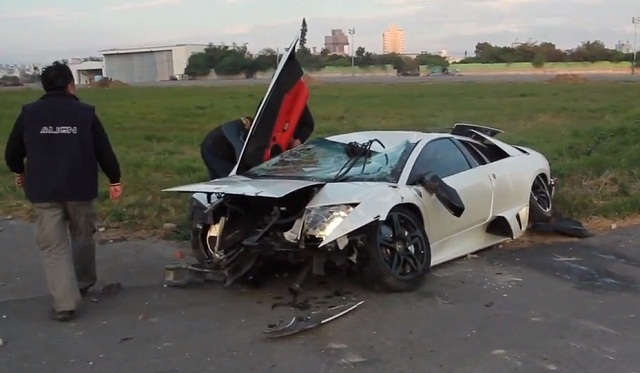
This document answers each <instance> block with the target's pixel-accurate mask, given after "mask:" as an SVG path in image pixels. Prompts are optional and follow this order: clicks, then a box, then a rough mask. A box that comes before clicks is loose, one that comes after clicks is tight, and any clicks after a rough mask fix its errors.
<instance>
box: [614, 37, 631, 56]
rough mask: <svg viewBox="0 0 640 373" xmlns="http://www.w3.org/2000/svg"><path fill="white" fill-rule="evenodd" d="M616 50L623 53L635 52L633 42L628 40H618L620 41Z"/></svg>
mask: <svg viewBox="0 0 640 373" xmlns="http://www.w3.org/2000/svg"><path fill="white" fill-rule="evenodd" d="M616 51H618V52H622V53H633V47H632V46H631V43H629V41H628V40H627V42H626V43H623V42H622V41H618V43H617V44H616Z"/></svg>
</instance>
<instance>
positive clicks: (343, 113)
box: [0, 83, 640, 230]
mask: <svg viewBox="0 0 640 373" xmlns="http://www.w3.org/2000/svg"><path fill="white" fill-rule="evenodd" d="M265 89H266V87H265V86H244V87H242V86H236V87H188V88H187V87H184V88H182V87H181V88H177V87H171V88H168V87H165V88H141V87H138V88H133V87H127V88H118V89H107V90H101V89H82V90H80V91H79V93H78V95H79V97H80V98H81V99H82V100H84V101H86V102H89V103H91V104H95V105H96V106H97V107H98V112H99V115H100V116H101V118H102V120H103V122H104V124H105V126H106V128H107V130H108V132H109V134H110V136H111V140H112V143H113V145H114V147H115V150H116V152H117V154H118V155H119V157H120V161H121V165H122V171H123V185H124V194H123V197H122V199H121V200H120V201H119V202H118V203H116V204H113V203H111V202H110V201H109V200H108V192H107V188H106V186H107V181H106V179H105V178H102V184H101V185H102V189H101V194H100V201H99V214H100V218H101V220H102V222H103V223H104V224H107V225H108V226H110V227H120V228H124V229H127V230H129V229H130V230H134V229H154V228H158V227H161V226H162V225H163V224H164V223H177V224H182V223H183V222H184V220H185V216H186V206H187V205H186V201H187V200H188V196H184V195H176V194H169V193H162V192H161V191H160V190H161V189H163V188H167V187H171V186H176V185H180V184H185V183H192V182H200V181H204V180H205V179H206V178H207V173H206V170H205V167H204V165H203V163H202V161H201V159H200V155H199V143H200V140H201V139H202V137H203V136H204V135H205V134H206V132H207V131H209V130H210V129H211V128H212V127H213V126H215V125H217V124H219V123H221V122H223V121H226V120H229V119H231V118H235V117H237V116H239V115H243V114H249V115H251V114H253V113H254V111H255V109H256V106H257V103H258V101H259V99H260V98H261V97H262V95H263V94H264V91H265ZM311 91H312V98H311V101H310V105H311V108H312V110H313V112H314V116H315V119H316V123H317V124H316V126H317V127H316V132H315V134H314V136H324V135H330V134H335V133H339V132H343V131H358V130H369V129H413V130H428V129H429V128H442V127H446V126H451V125H452V124H453V123H455V122H457V121H461V122H462V121H466V122H473V123H479V124H486V125H490V126H495V127H498V128H501V129H503V130H505V131H506V133H505V134H503V135H501V137H500V138H502V139H505V140H506V141H512V142H515V143H518V144H521V145H525V146H529V147H532V148H535V149H537V150H539V151H541V152H543V153H544V154H545V155H547V156H548V158H549V159H550V161H551V165H552V170H553V171H554V172H555V176H557V177H559V178H560V188H559V191H558V194H557V197H556V203H557V206H558V208H560V209H561V211H562V212H563V213H566V214H569V215H573V216H575V217H579V218H585V217H588V216H593V215H598V216H604V217H613V218H619V217H625V216H628V215H635V214H636V213H637V212H638V211H639V210H640V194H639V191H640V180H639V177H640V174H639V172H638V165H639V164H640V147H639V146H638V143H639V142H640V105H638V97H640V85H638V84H629V83H626V84H625V83H586V84H541V83H518V84H516V83H505V84H477V83H460V84H437V85H434V84H409V83H407V84H397V85H376V84H372V85H346V84H345V85H343V84H340V85H330V84H323V85H314V86H312V87H311ZM39 95H40V92H39V91H35V90H15V91H0V123H1V127H0V137H1V138H2V144H1V145H0V146H2V149H3V150H4V143H5V141H6V138H7V136H8V133H9V131H10V129H11V126H12V125H13V121H14V119H15V117H16V116H17V114H18V112H19V109H20V105H21V104H24V103H26V102H28V101H30V100H33V99H35V98H37V97H38V96H39ZM0 177H1V178H0V180H2V184H1V186H0V211H1V212H2V213H3V214H12V215H14V216H24V215H25V214H28V212H29V205H28V204H27V203H26V202H25V201H24V197H23V195H22V191H21V190H17V189H16V188H15V187H14V185H13V175H12V174H11V173H10V172H9V171H8V170H7V168H6V166H5V167H1V168H0Z"/></svg>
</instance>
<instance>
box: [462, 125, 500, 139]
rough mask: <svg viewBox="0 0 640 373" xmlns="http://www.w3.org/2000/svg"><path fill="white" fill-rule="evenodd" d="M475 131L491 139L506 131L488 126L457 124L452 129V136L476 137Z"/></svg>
mask: <svg viewBox="0 0 640 373" xmlns="http://www.w3.org/2000/svg"><path fill="white" fill-rule="evenodd" d="M473 131H477V132H480V133H481V134H483V135H486V136H489V137H496V135H498V134H500V133H503V132H504V131H502V130H499V129H497V128H491V127H486V126H481V125H478V124H472V123H456V124H454V125H453V128H452V129H451V134H452V135H456V136H464V137H470V138H473V137H474V135H475V134H474V133H473Z"/></svg>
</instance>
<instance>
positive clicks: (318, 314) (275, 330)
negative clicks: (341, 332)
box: [264, 301, 364, 338]
mask: <svg viewBox="0 0 640 373" xmlns="http://www.w3.org/2000/svg"><path fill="white" fill-rule="evenodd" d="M362 303H364V301H359V302H351V303H347V304H342V305H339V306H334V307H328V308H327V309H325V310H320V311H313V312H311V313H309V314H307V315H305V316H295V317H293V318H292V319H291V320H290V321H289V322H288V323H286V324H284V325H283V324H282V322H278V323H276V324H274V325H269V328H268V329H267V330H265V331H264V333H265V334H266V335H267V336H268V337H272V338H275V337H284V336H288V335H292V334H296V333H299V332H301V331H304V330H307V329H311V328H314V327H316V326H320V325H322V324H325V323H327V322H329V321H332V320H335V319H337V318H338V317H340V316H342V315H345V314H346V313H348V312H349V311H352V310H354V309H355V308H356V307H358V306H360V305H361V304H362Z"/></svg>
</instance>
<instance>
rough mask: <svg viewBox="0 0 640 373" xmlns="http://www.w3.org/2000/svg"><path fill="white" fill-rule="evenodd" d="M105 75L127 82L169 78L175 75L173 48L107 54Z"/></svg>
mask: <svg viewBox="0 0 640 373" xmlns="http://www.w3.org/2000/svg"><path fill="white" fill-rule="evenodd" d="M104 60H105V63H104V64H105V76H107V77H109V78H111V79H113V80H116V79H117V80H121V81H123V82H125V83H140V82H153V81H159V80H169V78H170V77H171V75H173V53H172V51H171V50H168V51H159V52H141V53H127V54H113V55H105V56H104Z"/></svg>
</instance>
